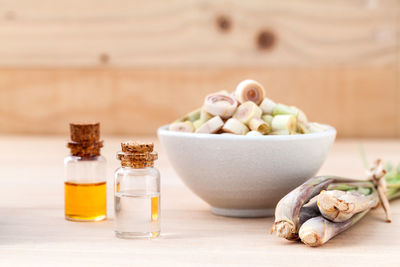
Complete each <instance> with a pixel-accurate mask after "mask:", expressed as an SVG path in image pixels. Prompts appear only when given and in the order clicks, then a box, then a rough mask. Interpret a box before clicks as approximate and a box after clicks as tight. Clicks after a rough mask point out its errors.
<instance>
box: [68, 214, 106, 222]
mask: <svg viewBox="0 0 400 267" xmlns="http://www.w3.org/2000/svg"><path fill="white" fill-rule="evenodd" d="M65 219H66V220H67V221H72V222H98V221H103V220H106V219H107V215H100V216H91V217H83V216H75V215H65Z"/></svg>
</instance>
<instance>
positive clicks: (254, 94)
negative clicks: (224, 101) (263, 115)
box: [234, 80, 265, 105]
mask: <svg viewBox="0 0 400 267" xmlns="http://www.w3.org/2000/svg"><path fill="white" fill-rule="evenodd" d="M234 95H235V98H236V99H237V100H238V101H239V102H240V103H245V102H247V101H252V102H254V103H256V104H257V105H259V104H260V103H261V102H262V101H263V99H264V95H265V90H264V87H263V86H262V85H261V84H260V83H259V82H256V81H254V80H244V81H242V82H240V83H239V84H238V86H237V87H236V90H235V92H234Z"/></svg>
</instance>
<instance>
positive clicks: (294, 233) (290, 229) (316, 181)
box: [271, 176, 335, 240]
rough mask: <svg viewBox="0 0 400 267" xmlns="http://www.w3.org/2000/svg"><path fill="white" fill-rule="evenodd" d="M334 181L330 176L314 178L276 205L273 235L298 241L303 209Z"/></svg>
mask: <svg viewBox="0 0 400 267" xmlns="http://www.w3.org/2000/svg"><path fill="white" fill-rule="evenodd" d="M334 181H335V179H334V177H330V176H321V177H314V178H311V179H309V180H308V181H306V182H305V183H303V184H302V185H300V186H299V187H297V188H295V189H294V190H292V191H291V192H290V193H288V194H287V195H286V196H284V197H283V198H282V199H281V200H280V201H279V202H278V204H277V205H276V208H275V222H274V224H273V225H272V228H271V233H272V232H275V233H276V235H277V236H279V237H282V238H286V239H288V240H296V239H297V238H298V230H299V228H300V211H301V208H302V207H303V205H304V204H305V203H307V202H308V201H309V200H310V199H312V198H313V197H315V196H316V195H318V194H319V192H320V191H321V190H323V189H326V188H327V187H328V185H329V184H331V183H332V182H334Z"/></svg>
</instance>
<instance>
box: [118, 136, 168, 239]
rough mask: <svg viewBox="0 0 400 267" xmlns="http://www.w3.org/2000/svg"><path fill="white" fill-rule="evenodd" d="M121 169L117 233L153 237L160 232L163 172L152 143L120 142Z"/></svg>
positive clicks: (119, 234) (128, 235)
mask: <svg viewBox="0 0 400 267" xmlns="http://www.w3.org/2000/svg"><path fill="white" fill-rule="evenodd" d="M121 147H122V151H121V152H118V153H117V157H118V159H119V160H120V161H121V168H119V169H117V170H116V171H115V184H114V195H115V202H114V206H115V235H116V236H117V237H120V238H153V237H158V236H159V235H160V173H159V172H158V170H157V169H156V168H154V161H155V160H156V159H157V153H156V152H154V151H153V149H154V145H153V144H152V143H141V142H133V141H128V142H124V143H121Z"/></svg>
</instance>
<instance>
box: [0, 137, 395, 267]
mask: <svg viewBox="0 0 400 267" xmlns="http://www.w3.org/2000/svg"><path fill="white" fill-rule="evenodd" d="M104 139H105V147H104V149H103V152H104V153H103V155H105V156H106V157H107V159H108V161H109V170H108V172H109V175H108V212H109V219H108V220H107V221H103V222H96V223H76V222H69V221H66V220H64V216H63V215H64V214H63V212H64V210H63V163H62V162H63V157H64V156H65V155H67V153H68V151H67V149H66V148H65V142H66V141H65V140H66V138H65V137H63V136H47V137H27V136H25V137H24V136H17V137H16V136H1V137H0V266H22V265H23V266H28V265H29V266H32V265H33V266H103V265H104V266H133V265H135V266H163V265H171V266H200V265H240V266H258V265H262V266H278V265H279V266H296V267H298V266H310V265H314V266H343V265H351V266H391V267H393V266H399V260H398V257H399V256H398V253H399V249H400V230H399V229H400V200H399V201H393V202H392V208H393V222H392V223H391V224H387V223H385V222H384V213H383V211H382V210H381V209H376V210H374V211H373V212H371V213H370V214H369V215H368V216H367V217H366V218H365V219H363V220H362V221H361V222H360V223H359V224H358V225H357V226H356V227H353V228H352V229H350V230H348V231H347V232H345V233H343V234H341V235H340V236H338V237H336V238H335V239H333V240H331V241H330V242H329V243H327V244H326V245H325V246H323V247H320V248H310V247H307V246H305V245H302V244H301V243H297V242H288V241H285V240H282V239H279V238H277V237H275V236H273V235H270V234H269V229H270V226H271V223H272V218H262V219H238V218H225V217H219V216H214V215H212V214H211V213H210V211H209V207H208V205H207V204H206V203H205V202H203V201H202V200H201V199H199V198H198V197H197V196H195V195H194V194H193V193H191V192H190V191H189V190H188V189H187V188H186V187H185V186H184V185H183V184H182V182H181V181H180V180H179V178H178V176H177V175H176V173H175V172H174V170H173V169H172V167H171V166H170V165H169V163H168V159H167V158H166V155H165V154H164V152H163V151H162V148H161V147H160V146H159V144H158V142H157V141H156V139H155V138H151V137H147V138H141V139H142V140H143V139H145V140H154V141H155V142H156V143H155V144H156V149H157V150H158V151H159V152H160V157H159V158H160V160H159V161H158V168H159V170H160V171H161V175H162V236H161V237H160V238H157V239H154V240H121V239H118V238H115V237H114V233H113V211H112V205H113V203H112V188H111V186H112V179H113V178H112V177H113V176H112V173H113V170H115V169H116V168H117V166H118V164H119V162H118V161H117V160H116V159H115V152H116V151H117V150H118V149H119V141H120V140H125V139H126V138H116V137H105V138H104ZM360 142H362V143H363V144H364V148H365V150H366V153H367V157H368V159H369V160H370V161H372V160H373V159H375V158H376V157H382V158H383V159H385V160H391V161H396V162H398V161H400V142H399V141H398V140H362V141H359V140H338V141H337V142H336V143H335V145H334V146H333V148H332V151H331V153H330V155H329V157H328V159H327V161H326V162H325V164H324V166H323V167H322V169H321V171H320V174H337V175H345V176H350V177H361V176H362V175H363V174H364V171H363V165H362V163H361V160H360V156H359V152H358V147H357V145H358V144H359V143H360Z"/></svg>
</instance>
